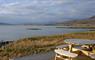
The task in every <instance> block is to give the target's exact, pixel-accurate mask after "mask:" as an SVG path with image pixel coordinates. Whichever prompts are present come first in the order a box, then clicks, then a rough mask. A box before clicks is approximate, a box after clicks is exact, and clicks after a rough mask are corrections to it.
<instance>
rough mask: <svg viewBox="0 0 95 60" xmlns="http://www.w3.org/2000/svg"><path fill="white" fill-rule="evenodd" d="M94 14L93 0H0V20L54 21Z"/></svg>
mask: <svg viewBox="0 0 95 60" xmlns="http://www.w3.org/2000/svg"><path fill="white" fill-rule="evenodd" d="M91 16H95V0H0V22H8V23H54V22H62V21H65V20H72V19H83V18H88V17H91Z"/></svg>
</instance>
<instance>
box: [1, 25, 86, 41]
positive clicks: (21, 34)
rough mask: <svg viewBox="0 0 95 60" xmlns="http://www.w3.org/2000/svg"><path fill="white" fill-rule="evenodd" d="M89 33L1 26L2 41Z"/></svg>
mask: <svg viewBox="0 0 95 60" xmlns="http://www.w3.org/2000/svg"><path fill="white" fill-rule="evenodd" d="M28 28H40V29H41V30H28ZM80 31H87V29H66V28H56V26H29V25H28V26H24V25H1V26H0V40H5V41H6V40H8V41H9V40H17V39H20V38H25V37H31V36H43V35H53V34H64V33H71V32H80Z"/></svg>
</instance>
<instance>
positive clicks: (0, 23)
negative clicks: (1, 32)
mask: <svg viewBox="0 0 95 60" xmlns="http://www.w3.org/2000/svg"><path fill="white" fill-rule="evenodd" d="M0 25H12V24H9V23H2V22H0Z"/></svg>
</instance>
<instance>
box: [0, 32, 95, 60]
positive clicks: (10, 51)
mask: <svg viewBox="0 0 95 60" xmlns="http://www.w3.org/2000/svg"><path fill="white" fill-rule="evenodd" d="M70 38H79V39H95V32H80V33H70V34H64V35H54V36H43V37H30V38H24V39H20V40H18V41H14V42H13V43H10V44H8V45H6V46H4V47H2V48H0V60H8V59H9V58H15V57H22V56H25V55H30V54H37V53H44V52H48V51H51V50H53V49H55V46H58V45H61V44H64V39H70Z"/></svg>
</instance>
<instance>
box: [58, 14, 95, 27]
mask: <svg viewBox="0 0 95 60" xmlns="http://www.w3.org/2000/svg"><path fill="white" fill-rule="evenodd" d="M57 25H65V26H95V16H93V17H90V18H88V19H83V20H71V21H65V22H62V23H58V24H57Z"/></svg>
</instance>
